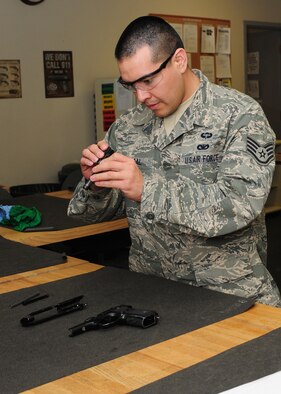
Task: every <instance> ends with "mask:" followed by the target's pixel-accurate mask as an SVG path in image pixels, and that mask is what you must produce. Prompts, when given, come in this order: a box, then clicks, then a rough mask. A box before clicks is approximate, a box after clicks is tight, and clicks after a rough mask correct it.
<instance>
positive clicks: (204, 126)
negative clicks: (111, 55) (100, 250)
mask: <svg viewBox="0 0 281 394" xmlns="http://www.w3.org/2000/svg"><path fill="white" fill-rule="evenodd" d="M115 57H116V59H117V63H118V67H119V71H120V78H119V82H120V83H121V84H122V85H123V86H124V87H126V88H128V89H131V90H133V91H134V93H135V95H136V98H137V100H138V102H139V105H138V106H137V107H136V108H133V109H131V110H129V111H128V112H127V113H126V114H124V115H122V116H121V117H120V119H118V120H117V121H116V122H115V123H114V124H113V125H112V126H111V128H110V130H109V131H108V133H107V134H106V137H105V140H103V141H99V142H98V143H97V144H93V145H90V146H89V147H88V148H86V149H84V150H83V153H82V158H81V169H82V173H83V175H84V178H83V179H82V181H81V182H80V184H79V185H78V186H77V189H76V191H75V194H74V196H73V198H72V200H71V202H70V205H69V209H68V213H69V215H73V216H79V217H80V218H81V217H82V218H85V220H87V221H89V222H99V221H102V220H110V219H115V218H120V217H122V216H124V214H125V212H126V215H127V217H128V220H129V228H130V235H131V240H132V245H131V250H130V261H129V263H130V269H131V270H134V271H137V272H142V273H145V274H150V275H157V276H161V277H165V278H167V279H172V280H176V281H182V282H185V283H187V284H190V285H194V286H204V287H206V288H208V289H212V290H216V291H221V292H225V293H229V294H235V295H238V296H244V297H254V298H255V299H256V300H257V301H258V302H261V303H265V304H270V305H275V306H280V305H281V303H280V294H279V291H278V289H277V287H276V285H275V283H274V281H273V279H272V277H271V275H270V274H269V272H268V271H267V269H266V267H265V263H266V229H265V223H264V214H263V207H264V204H265V202H266V199H267V196H268V193H269V190H270V185H271V181H272V175H273V171H274V166H275V161H274V143H275V137H274V133H273V131H272V130H271V128H270V126H269V124H268V122H267V120H266V118H265V116H264V114H263V112H262V109H261V108H260V106H259V105H258V104H257V102H256V101H254V100H252V99H251V98H250V97H248V96H246V95H244V94H242V93H239V92H237V91H235V90H232V89H226V88H224V87H220V86H217V85H214V84H211V83H210V82H209V81H208V80H207V78H206V77H205V76H204V75H203V74H202V73H201V72H200V71H198V70H191V69H190V68H189V67H188V59H187V55H186V52H185V50H184V47H183V43H182V41H181V39H180V37H179V36H178V34H177V33H176V32H175V30H174V29H173V28H172V27H171V26H170V25H169V24H168V23H166V22H165V21H164V20H163V19H161V18H158V17H154V16H144V17H140V18H137V19H136V20H134V21H133V22H131V23H130V24H129V26H128V27H127V28H126V29H125V30H124V32H123V33H122V35H121V37H120V39H119V41H118V43H117V46H116V49H115ZM108 146H110V147H111V148H112V149H113V150H114V151H115V152H116V153H114V154H113V155H112V156H110V157H108V158H106V159H104V160H103V161H100V162H99V163H98V164H97V165H96V164H95V163H97V161H98V160H99V159H100V158H102V157H103V156H104V151H105V150H106V148H107V147H108ZM89 179H90V180H91V181H92V182H93V184H92V186H91V188H90V190H85V189H84V188H83V185H84V184H85V182H86V181H87V180H89Z"/></svg>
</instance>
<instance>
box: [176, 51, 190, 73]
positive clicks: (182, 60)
mask: <svg viewBox="0 0 281 394" xmlns="http://www.w3.org/2000/svg"><path fill="white" fill-rule="evenodd" d="M174 62H175V64H176V66H177V67H178V70H179V71H180V72H181V73H184V72H185V71H186V69H187V67H188V58H187V54H186V51H185V49H184V48H178V49H177V50H176V52H175V54H174Z"/></svg>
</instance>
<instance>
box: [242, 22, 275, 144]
mask: <svg viewBox="0 0 281 394" xmlns="http://www.w3.org/2000/svg"><path fill="white" fill-rule="evenodd" d="M244 31H245V59H246V61H245V78H246V80H245V87H246V93H247V94H248V95H250V96H252V97H253V98H255V99H256V100H257V101H258V102H259V103H260V105H261V106H262V108H263V110H264V112H265V114H266V116H267V119H268V121H269V123H270V125H271V127H272V129H273V130H274V132H275V133H276V137H277V139H281V24H276V23H262V22H252V21H251V22H245V23H244Z"/></svg>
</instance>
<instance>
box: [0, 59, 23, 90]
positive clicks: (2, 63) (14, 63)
mask: <svg viewBox="0 0 281 394" xmlns="http://www.w3.org/2000/svg"><path fill="white" fill-rule="evenodd" d="M20 97H22V91H21V71H20V61H19V60H0V98H20Z"/></svg>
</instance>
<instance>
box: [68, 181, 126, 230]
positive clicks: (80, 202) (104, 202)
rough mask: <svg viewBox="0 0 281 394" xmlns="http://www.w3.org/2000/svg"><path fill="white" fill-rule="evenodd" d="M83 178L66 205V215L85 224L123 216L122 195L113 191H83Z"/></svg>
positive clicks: (103, 189) (104, 189)
mask: <svg viewBox="0 0 281 394" xmlns="http://www.w3.org/2000/svg"><path fill="white" fill-rule="evenodd" d="M84 184H85V180H84V178H83V179H82V180H81V182H80V183H79V184H78V185H77V187H76V190H75V192H74V195H73V197H72V199H71V200H70V203H69V205H68V210H67V214H68V215H69V216H73V217H77V218H79V219H82V220H84V221H85V222H87V223H99V222H103V221H107V220H114V219H120V218H122V217H124V216H125V204H124V199H123V196H122V194H121V193H120V192H119V191H118V190H115V189H106V188H102V189H100V190H98V191H91V190H84V189H83V185H84Z"/></svg>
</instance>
